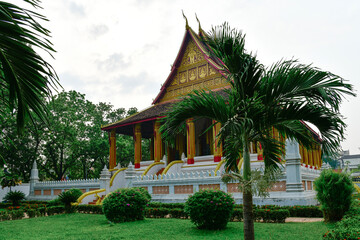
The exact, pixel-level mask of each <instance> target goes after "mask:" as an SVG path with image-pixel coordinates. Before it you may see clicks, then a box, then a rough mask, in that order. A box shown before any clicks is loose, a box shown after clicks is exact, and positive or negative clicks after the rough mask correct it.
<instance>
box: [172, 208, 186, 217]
mask: <svg viewBox="0 0 360 240" xmlns="http://www.w3.org/2000/svg"><path fill="white" fill-rule="evenodd" d="M169 213H170V215H171V217H172V218H188V217H189V216H188V215H187V214H186V213H185V211H184V209H183V208H170V209H169Z"/></svg>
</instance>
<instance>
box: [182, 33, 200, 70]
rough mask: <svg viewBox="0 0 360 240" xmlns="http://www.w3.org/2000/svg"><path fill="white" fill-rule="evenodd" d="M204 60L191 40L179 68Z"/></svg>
mask: <svg viewBox="0 0 360 240" xmlns="http://www.w3.org/2000/svg"><path fill="white" fill-rule="evenodd" d="M203 59H204V56H203V54H202V52H201V51H200V50H199V49H198V47H197V46H196V44H195V43H194V41H193V40H192V39H191V40H190V41H189V42H188V45H187V47H186V49H185V53H184V56H183V59H182V60H181V66H186V65H189V64H194V63H197V62H199V61H201V60H203Z"/></svg>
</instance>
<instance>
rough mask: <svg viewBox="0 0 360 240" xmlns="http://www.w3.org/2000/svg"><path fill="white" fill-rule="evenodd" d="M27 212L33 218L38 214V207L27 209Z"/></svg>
mask: <svg viewBox="0 0 360 240" xmlns="http://www.w3.org/2000/svg"><path fill="white" fill-rule="evenodd" d="M26 214H27V215H28V217H29V218H33V217H36V216H37V215H38V214H37V210H36V209H28V210H26Z"/></svg>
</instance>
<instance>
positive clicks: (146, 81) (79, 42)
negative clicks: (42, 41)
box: [11, 0, 360, 154]
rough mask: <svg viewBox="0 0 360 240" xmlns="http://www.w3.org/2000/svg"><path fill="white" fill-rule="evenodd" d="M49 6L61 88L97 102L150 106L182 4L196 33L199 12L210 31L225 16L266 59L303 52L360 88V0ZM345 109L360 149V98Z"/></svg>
mask: <svg viewBox="0 0 360 240" xmlns="http://www.w3.org/2000/svg"><path fill="white" fill-rule="evenodd" d="M16 1H18V0H16ZM11 2H12V1H11ZM42 6H43V8H44V9H43V10H41V11H40V13H42V14H43V15H45V16H46V17H47V18H48V19H49V20H50V22H49V23H46V24H45V25H46V26H47V27H48V28H49V29H50V30H51V32H52V42H53V44H54V48H55V49H56V51H57V53H55V54H54V56H55V60H50V62H51V64H52V65H53V67H54V68H55V70H56V71H57V73H58V75H59V78H60V82H61V84H62V86H63V87H64V89H65V90H72V89H73V90H76V91H79V92H81V93H84V94H86V97H87V98H88V99H89V100H90V101H92V102H94V103H97V102H99V101H102V102H109V103H111V104H113V105H114V106H115V107H117V108H118V107H125V108H129V107H137V108H138V109H140V110H141V109H143V108H145V107H147V106H149V105H151V102H152V99H154V98H155V97H156V95H157V94H158V92H159V89H160V87H161V84H162V83H163V82H164V81H165V80H166V78H167V76H168V74H169V73H170V66H171V64H172V63H173V62H174V60H175V57H176V55H177V53H178V51H179V48H180V44H181V42H182V38H183V36H184V33H185V21H184V19H183V17H182V14H181V9H183V10H184V12H185V14H186V16H187V18H188V20H189V25H190V26H191V27H192V28H193V29H194V30H195V31H197V30H198V23H197V22H196V19H195V13H197V15H198V17H199V19H200V21H201V26H202V28H203V29H204V30H205V31H208V30H210V28H211V26H214V25H219V24H222V23H223V22H224V21H227V22H229V23H230V25H231V27H234V28H238V29H241V30H243V32H245V33H246V42H247V44H246V45H247V49H248V50H251V51H253V52H256V53H257V55H258V58H259V59H260V61H261V62H262V63H264V64H265V65H270V64H272V63H273V62H276V61H278V60H280V59H283V58H285V59H290V58H296V59H299V60H300V62H302V63H307V64H310V63H312V64H313V65H314V66H316V67H319V68H321V69H322V70H327V71H330V72H332V73H334V74H337V75H339V76H341V77H343V78H344V79H347V80H349V81H350V83H351V84H353V85H354V86H355V89H356V90H358V89H360V80H359V69H360V66H359V56H360V47H359V45H360V14H359V12H360V1H357V0H353V1H351V0H347V1H340V0H339V1H330V0H325V1H314V0H308V1H307V0H298V1H277V0H272V1H270V0H269V1H266V0H263V1H260V0H259V1H257V0H252V1H251V0H249V1H243V0H235V1H218V0H217V1H211V0H206V1H199V0H197V1H176V0H169V1H165V0H163V1H150V0H137V1H130V0H128V1H119V0H106V1H104V0H103V1H101V0H43V3H42ZM357 93H358V92H357ZM341 112H342V114H343V115H344V116H345V118H346V120H345V121H346V123H347V124H348V128H347V140H346V141H345V142H344V143H343V148H344V150H346V149H350V153H351V154H356V153H360V149H359V147H360V131H359V126H360V125H359V122H360V97H356V98H348V99H347V100H345V102H344V104H343V105H342V109H341Z"/></svg>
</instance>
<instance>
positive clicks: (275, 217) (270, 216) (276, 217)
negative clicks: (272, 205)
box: [254, 209, 290, 223]
mask: <svg viewBox="0 0 360 240" xmlns="http://www.w3.org/2000/svg"><path fill="white" fill-rule="evenodd" d="M254 215H255V216H254V217H255V219H257V220H258V221H260V220H262V221H263V222H273V223H284V222H285V219H286V218H288V217H290V212H289V210H287V209H277V210H273V209H256V210H255V211H254Z"/></svg>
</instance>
